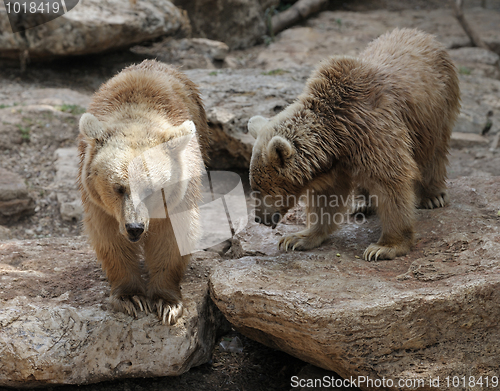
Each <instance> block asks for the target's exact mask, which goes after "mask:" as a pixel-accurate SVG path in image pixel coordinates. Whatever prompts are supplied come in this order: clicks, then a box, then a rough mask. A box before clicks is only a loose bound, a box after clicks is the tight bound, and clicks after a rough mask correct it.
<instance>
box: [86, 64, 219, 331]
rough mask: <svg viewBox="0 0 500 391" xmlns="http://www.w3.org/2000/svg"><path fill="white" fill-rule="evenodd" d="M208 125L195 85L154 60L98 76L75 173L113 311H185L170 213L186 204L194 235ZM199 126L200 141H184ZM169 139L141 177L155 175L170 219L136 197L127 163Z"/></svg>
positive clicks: (192, 236) (174, 314) (169, 318)
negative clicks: (107, 77) (106, 78)
mask: <svg viewBox="0 0 500 391" xmlns="http://www.w3.org/2000/svg"><path fill="white" fill-rule="evenodd" d="M208 132H209V130H208V125H207V120H206V115H205V110H204V108H203V104H202V101H201V98H200V95H199V92H198V89H197V87H196V85H195V84H194V83H193V82H191V81H190V80H189V79H188V78H187V77H186V76H185V75H184V74H182V73H180V72H178V71H177V70H176V69H174V68H172V67H170V66H168V65H165V64H162V63H159V62H156V61H144V62H142V63H141V64H139V65H133V66H130V67H128V68H126V69H124V70H123V71H122V72H120V73H119V74H118V75H116V76H115V77H113V78H112V79H111V80H109V81H108V82H107V83H105V84H104V85H102V86H101V88H100V89H99V91H97V92H96V93H95V95H94V97H93V99H92V102H91V104H90V106H89V109H88V113H86V114H84V115H83V116H82V118H81V120H80V136H79V152H80V167H79V176H78V182H79V187H80V191H81V195H82V201H83V206H84V210H85V214H84V227H85V231H86V233H87V235H88V237H89V239H90V242H91V244H92V246H93V247H94V249H95V251H96V253H97V258H98V260H99V261H100V262H101V264H102V267H103V269H104V270H105V272H106V275H107V277H108V280H109V282H110V284H111V297H110V302H111V304H112V305H113V306H114V308H115V309H116V310H119V311H123V312H125V313H128V314H130V315H135V316H137V311H138V310H139V311H145V312H148V311H150V312H156V313H157V314H158V317H159V318H160V320H161V321H162V322H163V323H167V324H170V325H171V324H174V323H175V322H176V321H177V320H178V319H179V317H180V316H181V315H182V312H183V307H182V301H181V291H180V286H179V283H180V280H181V278H182V276H183V274H184V271H185V269H186V266H187V263H188V261H189V255H184V256H182V255H181V253H180V251H179V248H178V245H177V242H176V238H175V236H174V231H173V226H172V223H171V219H170V218H169V216H168V215H169V212H172V211H173V210H174V211H175V207H176V205H180V204H183V207H184V208H185V209H188V212H187V218H186V214H185V215H184V218H185V224H186V227H187V229H186V231H187V235H186V236H187V239H186V240H191V241H192V242H193V243H194V242H195V241H196V240H197V238H198V235H199V221H198V207H197V202H198V201H199V198H200V185H201V181H200V174H201V171H203V170H204V164H203V160H204V159H205V158H206V156H205V154H206V147H207V144H208V134H209V133H208ZM193 134H196V137H194V140H197V142H186V141H185V140H188V141H189V140H192V139H193V137H190V136H192V135H193ZM176 140H184V141H180V142H178V143H177V144H176ZM163 146H166V147H165V148H166V150H165V154H164V155H161V156H160V155H158V154H157V155H153V156H157V157H160V159H159V160H160V161H159V162H155V161H154V159H153V162H151V161H150V162H149V163H150V164H149V166H147V167H145V174H144V180H145V181H147V180H150V179H151V176H153V177H155V178H156V184H155V186H156V189H157V188H158V187H160V189H161V193H158V194H160V200H162V201H161V209H162V210H163V215H164V216H165V217H166V218H154V217H155V216H156V215H153V216H151V218H150V212H151V211H150V210H148V209H146V208H145V207H144V204H137V202H134V194H132V193H133V192H132V190H131V186H132V185H133V183H131V179H130V178H129V170H130V167H131V163H132V162H135V163H137V162H139V163H140V164H142V163H141V162H143V160H141V159H142V158H143V157H144V156H146V155H147V154H148V153H149V154H150V155H151V153H150V152H151V151H156V152H158V151H162V150H163V149H162V148H164V147H163ZM200 150H201V152H200ZM168 154H173V155H174V156H173V157H172V156H169V155H168ZM138 159H139V160H138ZM150 160H151V159H150ZM156 163H159V164H156ZM145 164H146V163H145ZM155 164H156V167H153V166H155ZM136 166H137V165H136ZM147 170H149V171H147ZM137 178H140V176H139V177H137V176H136V181H137ZM148 178H149V179H148ZM151 183H152V182H151ZM139 185H141V184H139ZM148 185H150V183H149V184H145V187H146V188H147V186H148ZM135 186H136V187H137V183H135ZM139 187H140V186H139ZM147 194H149V193H147ZM147 194H146V195H147ZM137 196H138V195H137V194H136V198H137ZM139 201H142V200H139ZM167 204H168V210H167ZM142 258H144V262H142V261H141V259H142ZM144 266H145V268H144ZM144 269H145V270H144ZM145 272H147V278H146V279H144V278H143V276H142V275H144V274H146V273H145Z"/></svg>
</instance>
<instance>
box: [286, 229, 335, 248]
mask: <svg viewBox="0 0 500 391" xmlns="http://www.w3.org/2000/svg"><path fill="white" fill-rule="evenodd" d="M327 237H328V235H325V236H321V235H314V234H311V232H310V231H309V230H307V229H306V230H304V231H300V232H296V233H293V234H290V235H286V236H283V237H282V238H281V239H280V241H279V243H278V248H279V249H280V250H281V249H283V250H285V251H288V250H291V251H295V250H310V249H313V248H316V247H318V246H319V245H320V244H321V243H323V241H324V240H325V239H326V238H327Z"/></svg>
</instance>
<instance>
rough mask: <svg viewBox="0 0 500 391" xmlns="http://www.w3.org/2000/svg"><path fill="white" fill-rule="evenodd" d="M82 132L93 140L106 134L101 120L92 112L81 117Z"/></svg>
mask: <svg viewBox="0 0 500 391" xmlns="http://www.w3.org/2000/svg"><path fill="white" fill-rule="evenodd" d="M80 133H81V134H83V135H84V136H85V137H87V138H88V139H91V140H99V139H101V138H103V136H104V128H103V126H102V124H101V123H100V122H99V120H98V119H97V118H96V117H94V116H93V115H92V114H90V113H85V114H83V115H82V118H80Z"/></svg>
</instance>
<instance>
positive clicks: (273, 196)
mask: <svg viewBox="0 0 500 391" xmlns="http://www.w3.org/2000/svg"><path fill="white" fill-rule="evenodd" d="M278 126H279V123H278V119H276V118H274V119H272V120H268V119H266V118H264V117H261V116H255V117H252V118H250V120H249V121H248V131H249V133H250V134H251V135H252V136H253V137H255V139H256V141H255V144H254V147H253V151H252V160H251V162H250V185H251V186H252V190H253V191H254V198H255V221H256V222H258V223H263V224H265V225H269V226H272V227H273V228H274V227H275V226H276V224H277V223H278V222H279V220H280V219H281V217H282V216H283V215H284V214H285V213H286V212H287V211H288V209H290V208H292V207H293V206H294V205H295V203H296V195H297V193H298V191H299V188H298V187H297V185H296V184H294V181H293V177H294V176H296V173H294V172H293V167H294V158H295V155H296V151H295V148H294V147H293V145H292V143H291V142H290V141H289V140H287V139H286V138H285V137H284V136H283V135H280V134H277V131H276V128H277V127H278Z"/></svg>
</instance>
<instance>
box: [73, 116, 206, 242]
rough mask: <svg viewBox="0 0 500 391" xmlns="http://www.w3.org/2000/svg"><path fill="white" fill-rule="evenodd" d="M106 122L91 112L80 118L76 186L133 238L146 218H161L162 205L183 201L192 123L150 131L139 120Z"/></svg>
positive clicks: (145, 225)
mask: <svg viewBox="0 0 500 391" xmlns="http://www.w3.org/2000/svg"><path fill="white" fill-rule="evenodd" d="M112 126H113V128H112V129H111V128H110V127H109V126H108V125H106V124H104V123H102V122H100V121H99V120H98V119H97V118H96V117H94V116H93V115H92V114H89V113H86V114H84V115H83V116H82V118H81V120H80V132H81V134H82V135H83V136H84V138H85V141H86V142H87V147H86V148H87V151H86V152H87V153H86V160H85V161H84V162H83V169H82V185H83V187H84V188H85V190H86V191H87V193H88V194H89V196H90V198H91V200H92V201H93V202H94V203H95V204H97V205H99V206H100V207H101V208H103V209H104V210H105V211H106V213H108V214H109V215H111V216H113V217H114V218H115V219H116V221H117V222H118V225H119V230H120V233H121V234H122V235H124V236H125V237H127V238H128V239H129V240H130V241H131V242H137V241H139V240H140V239H141V237H142V236H143V234H144V233H145V232H147V231H148V228H149V222H150V219H151V218H166V216H167V215H168V211H167V206H168V209H169V210H171V209H173V208H175V207H176V206H177V205H178V204H179V203H180V202H181V201H182V200H183V198H184V195H185V193H186V189H187V185H188V182H189V179H190V175H191V174H192V173H191V172H190V167H191V166H192V162H190V161H189V160H193V154H192V153H191V154H189V153H187V149H192V148H186V147H187V145H188V144H189V143H190V141H191V140H192V139H193V136H194V134H195V131H196V129H195V126H194V123H193V122H192V121H186V122H184V123H183V124H182V125H180V126H166V127H167V128H168V129H159V130H158V131H153V132H151V131H149V132H145V131H144V129H143V125H140V124H124V125H119V124H118V125H112ZM146 135H147V136H146ZM194 139H195V140H196V137H194ZM188 157H190V158H188ZM200 159H201V156H200Z"/></svg>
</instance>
